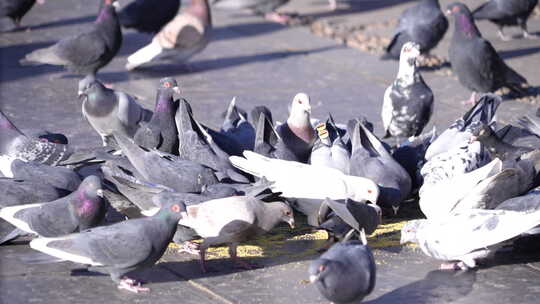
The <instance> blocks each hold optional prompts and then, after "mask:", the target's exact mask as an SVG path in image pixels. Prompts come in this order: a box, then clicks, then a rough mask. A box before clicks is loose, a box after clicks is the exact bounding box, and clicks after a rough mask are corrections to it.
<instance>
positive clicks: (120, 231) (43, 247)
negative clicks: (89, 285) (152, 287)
mask: <svg viewBox="0 0 540 304" xmlns="http://www.w3.org/2000/svg"><path fill="white" fill-rule="evenodd" d="M185 210H186V209H185V205H184V204H183V203H182V202H174V203H164V204H163V206H161V209H160V211H159V212H158V213H157V214H155V215H153V216H151V217H146V218H140V219H134V220H127V221H122V222H119V223H116V224H113V225H110V226H103V227H97V228H91V229H88V230H84V231H82V232H80V233H73V234H68V235H66V236H61V237H55V238H37V239H34V240H32V241H31V242H30V247H32V248H33V249H35V250H39V251H41V252H44V253H46V254H48V255H52V256H54V257H56V258H59V259H62V260H68V261H72V262H75V263H81V264H85V265H90V267H91V269H92V270H96V271H100V272H105V273H108V274H110V276H111V279H112V280H113V281H114V282H115V283H117V284H118V288H119V289H126V290H128V291H131V292H135V293H137V292H143V291H148V290H149V289H148V288H144V287H142V286H141V284H140V283H139V282H137V281H135V280H133V279H130V278H128V277H127V276H126V274H127V273H129V272H131V271H133V270H136V269H140V268H144V267H150V266H152V265H154V263H156V262H157V261H158V260H159V259H160V258H161V256H162V255H163V254H164V253H165V250H166V249H167V246H168V245H169V243H170V242H171V240H172V238H173V236H174V233H175V231H176V227H177V226H178V221H179V220H180V219H181V217H182V215H181V214H182V213H185Z"/></svg>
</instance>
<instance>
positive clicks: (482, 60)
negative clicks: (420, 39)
mask: <svg viewBox="0 0 540 304" xmlns="http://www.w3.org/2000/svg"><path fill="white" fill-rule="evenodd" d="M447 13H448V14H450V15H453V16H454V24H455V29H454V35H453V36H452V40H451V42H450V47H449V49H448V57H449V59H450V63H451V65H452V70H453V71H454V72H455V73H456V75H457V77H458V79H459V82H460V83H461V84H462V85H463V86H464V87H466V88H468V89H470V90H471V91H472V94H471V97H470V99H469V100H468V101H466V103H469V104H474V103H475V102H476V98H475V97H476V93H477V92H481V93H487V92H494V91H496V90H497V89H499V88H501V87H507V88H509V89H510V90H511V91H513V92H516V93H520V94H523V93H524V92H525V89H524V87H523V86H525V85H526V84H527V80H526V79H525V78H524V77H523V76H521V75H520V74H518V73H517V72H516V71H514V70H513V69H512V68H510V67H509V66H508V65H507V64H506V63H505V62H504V61H503V60H502V58H501V57H500V56H499V54H497V51H496V50H495V49H494V48H493V46H492V45H491V43H490V42H489V41H487V40H486V39H484V38H482V34H481V33H480V31H479V30H478V28H477V27H476V24H475V23H474V20H473V17H472V14H471V12H470V11H469V8H468V7H467V6H466V5H465V4H463V3H460V2H455V3H452V4H449V5H448V7H447Z"/></svg>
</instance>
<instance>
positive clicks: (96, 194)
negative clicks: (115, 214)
mask: <svg viewBox="0 0 540 304" xmlns="http://www.w3.org/2000/svg"><path fill="white" fill-rule="evenodd" d="M105 210H106V206H105V201H104V200H103V190H102V189H101V180H100V178H99V177H97V176H94V175H91V176H88V177H87V178H85V179H84V181H83V182H82V183H81V185H80V186H79V188H78V189H77V191H74V192H73V193H71V194H70V195H68V196H66V197H63V198H60V199H58V200H55V201H51V202H43V203H36V204H28V205H18V206H11V207H5V208H2V209H0V217H1V218H3V219H4V220H6V221H8V222H10V223H11V224H13V225H15V226H16V227H17V228H19V229H21V230H23V231H25V232H27V233H33V234H37V235H39V236H45V237H55V236H61V235H66V234H69V233H73V232H77V231H82V230H84V229H88V228H92V227H95V226H97V225H98V224H99V223H101V221H102V220H103V218H104V216H105Z"/></svg>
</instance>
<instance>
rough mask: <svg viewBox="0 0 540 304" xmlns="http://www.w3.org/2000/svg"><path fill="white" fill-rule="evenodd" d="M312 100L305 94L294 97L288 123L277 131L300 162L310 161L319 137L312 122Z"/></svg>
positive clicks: (280, 126) (278, 127)
mask: <svg viewBox="0 0 540 304" xmlns="http://www.w3.org/2000/svg"><path fill="white" fill-rule="evenodd" d="M310 114H311V105H310V98H309V96H308V95H307V94H305V93H298V94H296V95H295V96H294V98H293V101H292V104H291V112H290V114H289V118H287V122H285V123H283V124H281V125H279V126H277V128H276V131H277V133H278V134H279V136H280V137H281V139H282V140H283V142H284V143H285V145H286V146H287V147H288V148H289V149H290V150H291V151H292V152H293V153H294V154H295V155H296V157H297V158H298V160H299V161H300V162H303V163H306V162H307V161H308V160H309V154H310V153H311V148H312V147H313V144H314V142H315V139H316V137H317V135H316V134H315V130H313V127H312V126H311V122H310Z"/></svg>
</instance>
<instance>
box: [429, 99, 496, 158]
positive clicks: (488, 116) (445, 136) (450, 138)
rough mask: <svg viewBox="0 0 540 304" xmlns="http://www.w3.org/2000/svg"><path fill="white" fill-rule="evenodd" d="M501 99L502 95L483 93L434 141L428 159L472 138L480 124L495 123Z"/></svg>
mask: <svg viewBox="0 0 540 304" xmlns="http://www.w3.org/2000/svg"><path fill="white" fill-rule="evenodd" d="M501 101H502V99H501V97H499V96H497V95H495V94H484V95H482V96H481V97H480V98H479V99H478V102H477V103H476V104H475V105H474V106H473V107H472V108H471V109H470V110H469V111H467V112H466V113H465V114H463V116H462V117H461V118H459V119H457V120H456V121H455V122H454V123H453V124H452V125H450V127H448V129H446V130H445V131H444V132H442V133H441V135H439V137H437V138H436V139H435V141H433V143H432V144H431V145H430V146H429V147H428V149H427V151H426V159H427V160H429V159H430V158H432V157H433V156H435V155H437V154H439V153H442V152H446V151H448V150H450V149H453V148H456V147H459V146H462V145H463V144H464V143H467V142H468V141H469V140H470V138H471V135H472V131H473V129H475V128H476V127H477V126H478V125H479V124H481V123H486V124H493V123H494V122H495V111H497V108H498V107H499V105H500V104H501Z"/></svg>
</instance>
